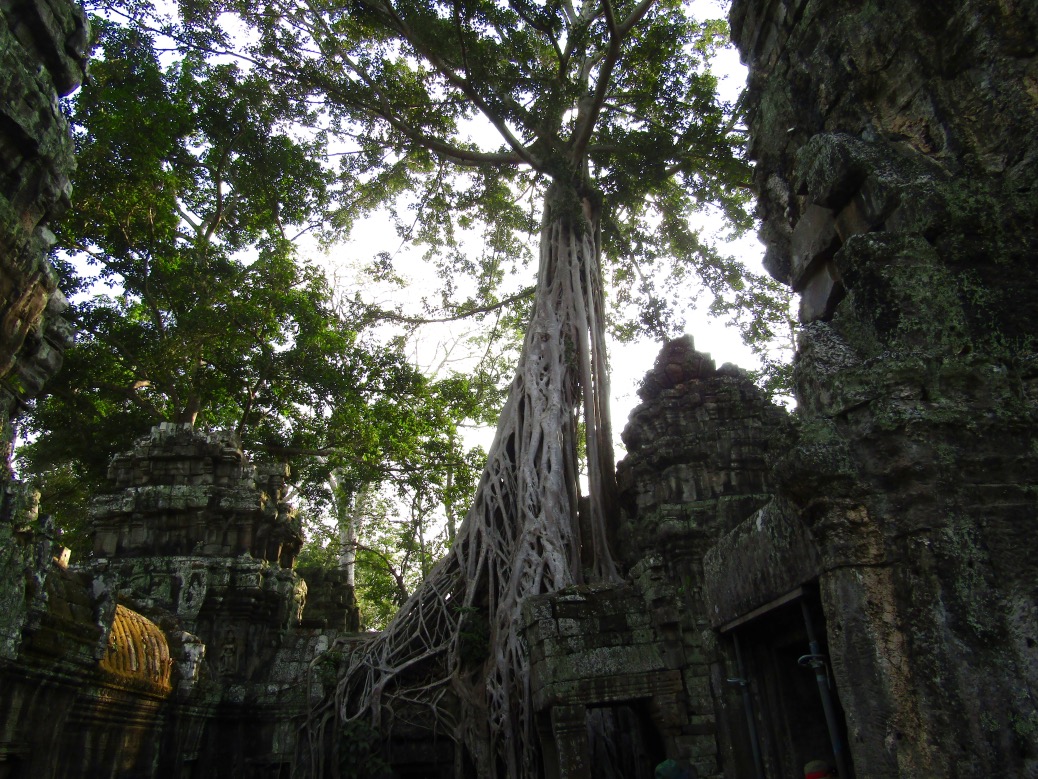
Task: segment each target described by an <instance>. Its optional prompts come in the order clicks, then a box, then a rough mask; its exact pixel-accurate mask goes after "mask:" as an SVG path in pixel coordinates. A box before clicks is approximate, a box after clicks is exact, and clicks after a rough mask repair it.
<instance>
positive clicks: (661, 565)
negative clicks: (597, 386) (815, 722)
mask: <svg viewBox="0 0 1038 779" xmlns="http://www.w3.org/2000/svg"><path fill="white" fill-rule="evenodd" d="M639 395H640V396H641V398H642V399H643V403H642V404H641V405H640V406H638V408H637V409H635V411H634V412H633V413H632V415H631V420H630V422H629V423H628V425H627V427H626V428H625V430H624V433H623V440H624V442H625V443H626V445H627V448H628V455H627V457H626V458H625V459H624V460H623V461H622V462H621V463H620V466H619V468H618V481H619V485H620V499H621V503H622V505H623V508H624V511H623V519H622V522H621V526H620V528H619V531H618V541H619V543H618V551H619V556H620V557H621V560H622V563H623V566H624V573H625V575H626V581H625V582H624V583H623V584H617V585H613V586H604V585H599V586H596V587H590V588H589V587H577V588H571V589H569V590H564V591H562V592H559V593H554V594H551V595H544V596H540V597H537V598H533V599H530V600H529V601H528V602H527V603H525V604H524V611H523V620H524V629H525V637H526V640H527V642H528V644H529V647H530V661H531V679H530V684H531V691H532V698H533V701H534V706H535V708H536V709H537V711H538V712H539V713H540V727H541V730H542V733H541V738H542V745H543V747H544V751H545V754H546V758H545V759H546V765H547V775H548V776H558V777H572V778H573V779H578V778H580V779H582V778H583V777H591V776H595V777H606V778H607V779H610V778H612V777H617V778H619V777H636V778H637V777H642V776H645V777H651V776H652V775H653V773H652V771H653V768H654V767H655V765H656V764H657V763H658V762H660V761H661V760H663V759H664V758H665V757H666V758H671V759H676V760H679V761H682V762H684V763H685V764H687V765H689V766H691V767H694V768H695V769H696V770H697V771H698V775H699V776H701V777H704V779H705V778H706V777H719V776H721V775H723V773H724V770H725V763H726V758H725V754H726V751H730V749H731V746H730V743H731V739H730V738H728V737H727V736H725V735H724V734H723V733H722V731H723V730H724V729H725V728H726V726H727V725H726V721H725V716H724V712H723V711H722V709H723V708H724V705H725V701H726V699H727V697H728V690H727V687H726V683H725V678H726V675H727V672H726V668H725V659H726V658H725V656H724V654H723V650H722V648H721V647H720V646H719V644H718V642H717V640H716V637H715V636H714V635H713V633H712V631H711V630H710V624H709V623H710V620H709V615H708V614H707V612H706V609H705V606H704V596H703V586H704V569H703V555H704V552H705V551H706V550H707V549H709V548H710V547H711V546H712V545H714V544H715V543H716V542H717V540H718V539H719V538H720V537H722V536H723V535H724V534H725V533H726V532H728V531H730V530H732V529H733V528H735V527H738V526H740V524H741V523H742V522H743V521H744V520H746V518H747V517H748V516H751V515H753V514H754V512H755V511H757V510H758V509H759V508H760V507H761V506H762V505H765V504H767V503H768V501H769V500H770V499H771V492H772V491H771V487H770V485H769V475H768V473H769V460H770V459H771V458H772V457H773V456H774V454H775V452H776V451H780V450H781V448H782V446H783V445H784V443H785V442H787V441H788V439H789V435H790V425H789V419H788V415H787V413H786V412H785V411H784V410H783V409H781V408H779V407H777V406H775V405H773V404H772V403H770V402H769V401H768V400H767V399H766V398H765V397H764V396H763V395H762V394H761V392H760V391H759V390H758V389H757V388H756V387H754V386H753V383H752V381H751V380H750V378H749V376H748V375H747V374H745V373H744V372H743V371H740V370H739V369H738V368H735V367H733V366H730V365H726V366H722V367H721V368H719V369H718V368H715V366H714V363H713V361H712V360H711V359H710V357H709V356H708V355H705V354H701V353H699V352H697V351H696V350H695V348H694V346H693V343H692V339H691V338H689V337H687V336H686V337H683V338H680V339H677V340H675V341H672V342H670V343H668V344H667V345H666V346H665V347H664V349H663V351H662V352H661V354H660V356H659V359H658V360H657V362H656V365H655V367H654V368H653V370H652V371H650V372H649V374H648V375H647V376H646V378H645V381H644V383H643V385H642V388H641V389H640V391H639Z"/></svg>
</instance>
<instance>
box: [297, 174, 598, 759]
mask: <svg viewBox="0 0 1038 779" xmlns="http://www.w3.org/2000/svg"><path fill="white" fill-rule="evenodd" d="M576 198H577V196H576V195H575V194H574V193H573V192H572V191H569V192H567V191H566V190H564V189H563V188H562V187H558V186H553V187H552V189H551V190H550V191H549V197H548V205H547V207H546V208H545V217H544V221H543V223H542V232H541V252H540V269H539V275H538V285H537V297H536V300H535V303H534V311H533V316H532V319H531V321H530V325H529V329H528V331H527V334H526V339H525V343H524V346H523V353H522V357H521V359H520V363H519V369H518V372H517V375H516V377H515V380H514V381H513V383H512V386H511V390H510V393H509V396H508V400H507V402H506V404H505V407H504V410H503V412H502V415H501V419H500V422H499V424H498V428H497V435H496V437H495V439H494V443H493V444H492V446H491V449H490V452H489V455H488V460H487V465H486V468H485V470H484V471H483V475H482V478H481V481H480V484H479V486H478V488H477V491H476V496H475V500H474V502H473V505H472V507H471V509H470V510H469V512H468V514H467V515H466V518H465V520H464V522H463V523H462V525H461V528H460V529H459V531H458V535H457V537H456V539H455V542H454V545H453V547H452V548H451V550H450V552H449V553H448V554H447V556H446V557H445V558H444V559H443V560H441V561H440V563H439V564H437V566H436V567H435V568H434V569H433V570H432V572H431V573H430V574H429V576H428V577H427V578H426V579H425V581H424V582H423V583H422V585H421V586H420V587H419V588H418V590H417V591H416V592H415V593H414V595H412V596H411V598H410V599H409V600H408V601H407V603H406V604H405V605H404V606H403V607H402V608H401V610H400V612H399V613H398V614H397V615H396V617H395V618H394V619H393V621H392V622H391V623H390V625H389V627H388V628H387V629H386V630H385V631H384V632H383V633H382V634H381V635H379V636H378V637H376V638H375V639H373V640H372V641H370V642H367V643H365V644H364V645H363V646H360V647H359V648H358V649H356V650H355V651H354V652H353V653H352V655H351V656H350V657H349V658H348V661H347V662H346V664H345V668H344V670H343V672H342V673H341V676H340V678H339V682H338V685H337V687H336V689H335V693H334V696H332V697H330V698H328V699H326V700H325V701H324V702H323V703H322V704H321V705H320V706H319V707H318V708H316V709H315V710H314V711H313V712H312V713H311V718H310V723H309V727H308V732H309V733H310V735H311V741H310V746H311V750H312V753H311V760H312V761H314V762H313V763H312V765H313V766H323V765H325V762H324V761H325V759H326V756H327V755H328V754H329V753H328V752H327V751H326V747H327V746H328V745H327V744H326V743H325V741H324V739H325V735H326V733H327V732H328V730H329V728H332V729H333V730H334V729H335V728H338V727H340V726H341V723H343V722H348V721H350V720H353V719H357V718H369V720H370V721H371V723H372V724H373V725H374V727H375V728H376V730H378V731H379V732H380V733H381V734H382V736H383V738H388V736H389V734H390V733H391V731H392V729H393V728H394V727H400V726H405V725H406V726H409V727H418V728H423V729H426V730H431V731H432V732H434V733H436V734H443V735H444V736H447V737H449V738H451V739H453V741H454V742H455V744H457V745H458V746H459V747H464V750H465V751H467V755H468V757H469V758H470V759H471V760H472V761H473V762H474V764H475V766H476V769H477V771H478V773H479V775H480V776H494V775H500V774H501V773H505V774H506V775H507V776H508V777H513V778H514V777H520V776H529V775H538V774H539V773H540V769H539V765H540V758H539V745H538V743H537V740H536V734H535V731H534V726H533V715H534V712H533V711H532V709H531V700H530V690H529V659H528V657H527V654H526V648H525V645H524V644H523V641H522V638H521V636H520V635H519V627H518V622H519V620H518V617H519V613H520V605H521V603H522V602H523V600H524V599H526V598H528V597H530V596H532V595H537V594H541V593H546V592H554V591H556V590H558V589H560V588H563V587H566V586H569V585H571V584H575V583H579V582H581V581H584V580H585V579H587V578H590V579H595V580H601V579H609V578H613V577H615V576H616V570H615V565H614V563H613V558H612V556H611V554H610V551H609V533H608V531H609V527H610V525H611V521H610V515H609V513H608V512H609V511H610V510H611V507H612V506H613V505H615V501H614V500H612V498H613V492H614V491H615V483H614V481H613V460H612V445H611V434H610V430H609V412H608V377H607V369H606V357H605V341H604V317H603V301H602V287H601V273H600V270H599V256H598V251H597V235H596V232H595V227H594V225H593V224H592V223H591V220H590V219H589V218H588V217H587V216H586V215H585V210H584V209H583V208H581V207H580V205H579V200H577V199H576ZM574 204H575V205H576V207H574ZM580 414H583V421H584V426H585V435H586V439H585V440H586V444H587V456H588V476H589V488H590V492H591V495H590V498H591V500H590V505H591V510H590V521H589V522H588V523H586V526H587V527H589V528H590V536H591V537H590V538H587V539H582V538H581V534H580V524H579V523H578V520H577V500H578V496H579V488H578V462H577V446H576V437H577V421H578V416H579V415H580ZM457 751H458V753H459V755H460V753H461V751H462V750H461V749H459V750H457ZM318 753H320V754H318ZM459 759H460V758H459ZM324 773H325V771H324V769H323V768H318V770H317V771H315V775H318V776H320V775H324Z"/></svg>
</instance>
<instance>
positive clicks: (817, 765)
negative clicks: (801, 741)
mask: <svg viewBox="0 0 1038 779" xmlns="http://www.w3.org/2000/svg"><path fill="white" fill-rule="evenodd" d="M827 776H835V774H834V773H833V767H832V764H831V763H829V762H828V761H827V760H812V761H811V762H810V763H808V764H807V765H805V766H804V779H824V778H825V777H827Z"/></svg>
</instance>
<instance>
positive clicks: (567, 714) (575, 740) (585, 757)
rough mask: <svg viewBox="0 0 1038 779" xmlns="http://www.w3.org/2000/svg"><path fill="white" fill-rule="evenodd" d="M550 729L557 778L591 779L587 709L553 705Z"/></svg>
mask: <svg viewBox="0 0 1038 779" xmlns="http://www.w3.org/2000/svg"><path fill="white" fill-rule="evenodd" d="M551 729H552V733H553V734H554V736H555V748H556V750H558V757H559V779H591V766H590V760H589V758H590V754H589V752H590V746H589V744H588V736H587V709H586V708H585V707H584V706H582V705H579V704H578V705H576V706H553V707H552V709H551Z"/></svg>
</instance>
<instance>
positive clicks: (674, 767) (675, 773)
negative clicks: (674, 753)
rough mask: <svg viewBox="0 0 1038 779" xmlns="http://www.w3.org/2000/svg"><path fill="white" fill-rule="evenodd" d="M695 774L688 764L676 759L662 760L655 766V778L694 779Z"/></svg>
mask: <svg viewBox="0 0 1038 779" xmlns="http://www.w3.org/2000/svg"><path fill="white" fill-rule="evenodd" d="M695 776H696V775H695V774H694V773H693V772H692V770H691V769H690V768H688V766H685V765H682V764H681V763H679V762H678V761H677V760H669V759H668V760H664V761H663V762H662V763H660V764H659V765H658V766H656V779H695Z"/></svg>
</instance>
